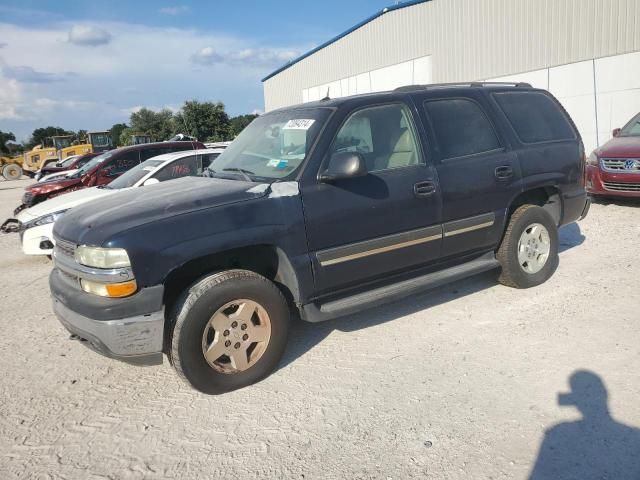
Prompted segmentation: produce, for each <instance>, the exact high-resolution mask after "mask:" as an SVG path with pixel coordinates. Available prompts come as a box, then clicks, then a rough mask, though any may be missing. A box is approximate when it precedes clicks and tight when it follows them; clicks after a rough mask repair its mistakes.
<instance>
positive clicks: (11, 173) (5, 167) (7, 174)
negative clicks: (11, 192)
mask: <svg viewBox="0 0 640 480" xmlns="http://www.w3.org/2000/svg"><path fill="white" fill-rule="evenodd" d="M22 161H23V156H22V155H18V156H16V157H2V156H0V173H2V176H3V177H4V178H5V179H6V180H19V179H20V177H21V176H22Z"/></svg>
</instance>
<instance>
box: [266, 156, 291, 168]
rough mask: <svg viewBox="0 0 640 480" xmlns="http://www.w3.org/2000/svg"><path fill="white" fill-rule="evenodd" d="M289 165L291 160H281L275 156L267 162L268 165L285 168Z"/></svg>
mask: <svg viewBox="0 0 640 480" xmlns="http://www.w3.org/2000/svg"><path fill="white" fill-rule="evenodd" d="M288 166H289V160H280V159H277V158H273V159H271V160H269V161H268V162H267V167H273V168H280V169H284V168H287V167H288Z"/></svg>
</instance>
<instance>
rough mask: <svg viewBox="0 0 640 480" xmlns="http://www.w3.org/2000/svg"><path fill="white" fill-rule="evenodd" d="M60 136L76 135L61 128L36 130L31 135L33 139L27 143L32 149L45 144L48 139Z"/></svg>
mask: <svg viewBox="0 0 640 480" xmlns="http://www.w3.org/2000/svg"><path fill="white" fill-rule="evenodd" d="M59 135H75V132H70V131H68V130H65V129H64V128H60V127H44V128H36V129H35V130H34V131H33V133H32V134H31V138H30V139H29V141H28V142H27V147H28V148H29V149H31V148H33V147H35V146H36V145H40V144H42V143H44V142H45V140H47V138H49V137H54V136H59ZM47 144H48V142H47Z"/></svg>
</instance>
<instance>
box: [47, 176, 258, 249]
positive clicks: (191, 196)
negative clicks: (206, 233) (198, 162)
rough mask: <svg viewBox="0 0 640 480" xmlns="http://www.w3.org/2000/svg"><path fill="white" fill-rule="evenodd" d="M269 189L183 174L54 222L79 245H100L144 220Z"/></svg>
mask: <svg viewBox="0 0 640 480" xmlns="http://www.w3.org/2000/svg"><path fill="white" fill-rule="evenodd" d="M268 190H269V189H268V186H267V185H264V188H262V185H257V186H256V184H255V183H251V182H244V181H240V180H225V179H219V178H205V177H184V178H180V179H176V180H171V181H168V182H162V183H158V184H156V185H148V186H145V187H144V188H132V189H127V190H126V191H120V192H118V193H117V195H109V196H108V198H104V199H101V200H100V201H99V202H88V203H87V204H84V205H81V206H79V207H77V208H74V209H73V210H72V211H70V212H69V213H68V214H67V215H65V216H64V217H63V218H62V219H61V220H60V221H58V222H56V224H55V233H56V235H58V236H59V237H61V238H64V239H66V240H69V241H72V242H76V243H78V244H90V245H102V244H103V243H104V242H106V241H107V240H108V239H109V238H110V237H111V236H113V235H115V234H117V233H120V232H123V231H126V230H129V229H132V228H136V227H138V226H141V225H144V224H146V223H151V222H154V221H158V220H163V219H166V218H169V217H173V216H177V215H181V214H185V213H191V212H194V211H196V210H202V209H208V208H214V207H220V206H222V205H228V204H231V203H236V202H242V201H246V200H251V199H255V198H260V197H263V196H265V195H266V194H267V193H268ZM150 241H152V240H150Z"/></svg>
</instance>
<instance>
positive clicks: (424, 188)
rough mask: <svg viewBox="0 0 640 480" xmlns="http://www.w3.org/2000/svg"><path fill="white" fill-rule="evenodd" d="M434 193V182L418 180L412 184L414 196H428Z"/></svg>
mask: <svg viewBox="0 0 640 480" xmlns="http://www.w3.org/2000/svg"><path fill="white" fill-rule="evenodd" d="M434 193H436V184H435V182H430V181H427V182H419V183H416V184H415V185H414V186H413V194H414V195H415V196H416V197H428V196H429V195H433V194H434Z"/></svg>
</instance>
